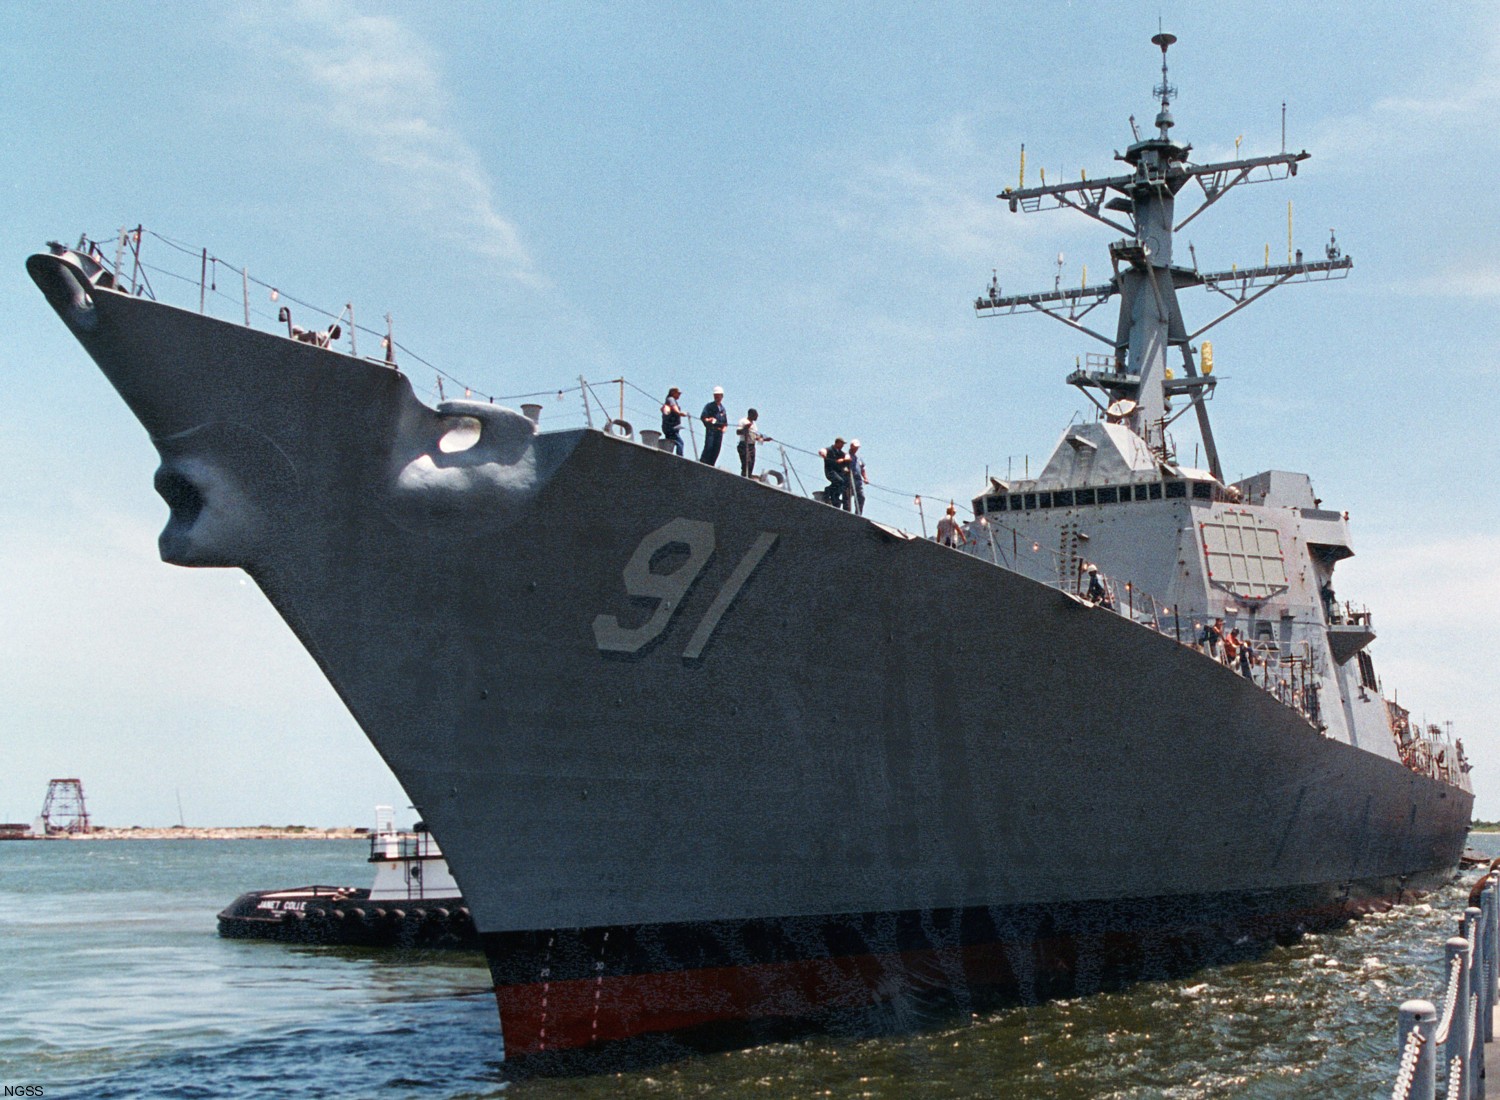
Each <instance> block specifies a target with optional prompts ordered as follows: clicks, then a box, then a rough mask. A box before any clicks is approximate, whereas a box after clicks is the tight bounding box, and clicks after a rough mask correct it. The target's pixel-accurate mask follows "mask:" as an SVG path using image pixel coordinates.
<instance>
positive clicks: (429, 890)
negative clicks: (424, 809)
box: [219, 806, 480, 951]
mask: <svg viewBox="0 0 1500 1100" xmlns="http://www.w3.org/2000/svg"><path fill="white" fill-rule="evenodd" d="M375 822H376V824H375V832H373V833H372V834H370V862H371V863H373V864H374V865H375V882H374V884H373V885H371V886H370V888H369V889H364V888H362V887H357V886H297V887H294V888H292V889H289V890H252V891H251V892H250V893H248V894H241V895H240V896H239V897H237V898H235V899H234V902H233V904H231V905H230V906H229V907H228V908H226V909H225V910H224V911H223V912H221V913H220V914H219V935H221V936H224V937H225V938H227V939H259V940H283V941H288V942H292V943H312V944H325V945H336V946H347V947H450V948H461V949H465V950H471V951H477V950H479V946H480V944H479V933H478V932H477V931H475V928H474V920H473V918H472V917H471V916H470V915H469V907H468V906H467V905H465V904H464V899H463V897H462V896H461V895H460V894H459V891H458V884H457V883H455V882H454V881H453V875H452V874H451V873H450V872H449V870H448V863H447V861H446V860H445V859H444V858H443V853H442V851H441V850H439V848H438V846H437V842H436V841H434V840H433V839H432V834H431V833H430V832H428V831H427V826H426V825H425V824H424V823H423V822H420V821H419V822H417V823H416V824H415V825H413V826H412V829H411V831H410V832H399V831H397V829H396V826H395V814H394V812H393V811H392V809H391V807H390V806H377V807H375Z"/></svg>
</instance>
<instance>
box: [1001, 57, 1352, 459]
mask: <svg viewBox="0 0 1500 1100" xmlns="http://www.w3.org/2000/svg"><path fill="white" fill-rule="evenodd" d="M1151 41H1152V42H1153V43H1154V44H1155V45H1157V46H1158V47H1160V49H1161V83H1160V84H1159V85H1157V86H1156V88H1155V89H1154V92H1155V94H1156V96H1157V97H1158V98H1159V100H1160V104H1161V109H1160V113H1159V114H1158V115H1157V117H1156V127H1157V134H1156V136H1153V137H1146V138H1144V139H1143V138H1141V137H1140V134H1139V131H1138V130H1136V127H1135V120H1134V118H1133V117H1132V119H1131V131H1132V133H1133V135H1134V136H1135V139H1136V140H1135V141H1134V142H1133V143H1132V144H1131V145H1130V146H1129V147H1128V148H1127V149H1126V150H1125V152H1124V153H1123V154H1121V153H1116V154H1115V159H1116V160H1118V161H1123V162H1124V163H1125V164H1126V165H1128V166H1129V168H1130V171H1129V172H1128V173H1125V174H1121V175H1118V176H1111V177H1107V178H1103V179H1097V178H1096V179H1089V178H1087V177H1085V178H1083V179H1082V180H1080V181H1078V182H1076V183H1056V184H1050V185H1049V184H1047V183H1045V182H1044V183H1043V184H1042V185H1041V186H1039V187H1026V186H1024V182H1023V184H1022V186H1020V187H1017V188H1010V187H1007V188H1006V189H1005V190H1004V191H1002V192H1000V194H999V196H998V197H999V198H1000V199H1002V200H1003V201H1004V202H1006V203H1007V204H1008V205H1009V206H1010V208H1011V210H1012V211H1013V212H1014V211H1017V210H1024V211H1026V212H1028V213H1032V212H1035V211H1038V210H1055V209H1059V208H1064V207H1065V208H1067V209H1070V210H1075V211H1077V212H1079V213H1081V214H1084V215H1086V216H1088V217H1090V218H1092V219H1094V220H1095V221H1097V222H1100V223H1101V224H1103V225H1107V226H1109V227H1110V228H1111V229H1113V230H1115V231H1116V232H1117V233H1120V234H1123V236H1122V237H1121V239H1119V240H1116V241H1114V242H1113V243H1112V244H1110V246H1109V256H1110V263H1111V265H1112V268H1113V276H1112V277H1111V278H1110V279H1109V281H1108V282H1103V283H1096V284H1094V285H1092V286H1090V285H1088V282H1087V280H1086V279H1085V280H1084V282H1083V285H1081V286H1076V287H1069V288H1064V287H1063V286H1062V280H1061V278H1060V277H1059V278H1057V279H1055V280H1054V283H1053V288H1052V290H1050V291H1044V292H1040V293H1031V294H1015V295H1002V294H1001V293H1000V280H999V275H998V273H997V274H996V276H995V277H994V278H993V279H992V280H991V282H990V286H989V288H988V294H987V295H986V296H982V297H980V298H978V299H977V300H976V301H975V302H974V308H975V310H976V311H977V312H978V314H979V315H980V316H996V315H1003V314H1011V313H1020V312H1036V313H1044V314H1046V315H1047V316H1049V317H1051V318H1053V319H1054V320H1057V321H1061V322H1062V323H1063V324H1065V325H1068V326H1069V327H1071V328H1073V329H1075V330H1077V331H1078V332H1081V333H1083V334H1085V335H1087V336H1091V337H1093V338H1094V339H1096V340H1098V341H1100V342H1101V343H1103V344H1106V345H1108V346H1109V347H1110V348H1111V349H1112V354H1111V355H1110V356H1109V357H1108V358H1105V357H1102V356H1090V357H1089V359H1090V362H1089V364H1088V365H1087V367H1086V369H1082V370H1075V371H1073V373H1072V374H1070V375H1069V376H1068V381H1069V382H1070V383H1072V384H1073V385H1075V386H1077V387H1079V389H1081V390H1082V391H1083V392H1084V394H1085V395H1086V396H1087V397H1088V398H1089V399H1090V400H1091V401H1093V402H1094V404H1095V405H1097V406H1098V407H1099V409H1100V411H1101V412H1109V410H1113V412H1112V413H1111V415H1112V416H1113V417H1115V418H1119V419H1120V422H1122V423H1125V424H1127V425H1128V426H1129V428H1130V429H1131V430H1132V431H1133V432H1135V433H1136V434H1137V435H1139V436H1140V437H1141V438H1142V439H1143V440H1145V442H1146V444H1147V445H1148V446H1149V447H1150V448H1151V450H1152V451H1153V452H1154V453H1155V454H1156V455H1157V456H1158V457H1160V458H1161V459H1162V460H1163V461H1166V460H1167V458H1168V455H1169V453H1170V448H1169V446H1168V443H1167V439H1166V427H1167V425H1168V424H1169V423H1170V422H1171V420H1175V419H1176V417H1175V416H1171V417H1170V418H1169V414H1170V413H1171V398H1172V397H1174V396H1177V395H1183V396H1186V397H1187V398H1188V399H1189V403H1190V407H1191V408H1193V409H1194V410H1195V412H1196V413H1197V419H1198V427H1199V430H1200V432H1201V434H1202V437H1203V449H1204V452H1205V453H1206V455H1207V457H1208V463H1209V469H1210V470H1211V471H1212V473H1213V475H1214V477H1216V478H1218V479H1219V480H1220V481H1221V482H1222V481H1223V480H1224V474H1223V469H1222V467H1221V465H1220V463H1219V455H1218V450H1217V448H1216V447H1215V445H1214V439H1213V431H1212V429H1211V427H1210V425H1209V421H1208V410H1207V408H1206V407H1205V404H1204V402H1205V400H1206V399H1207V398H1208V397H1209V396H1211V394H1212V392H1213V388H1214V386H1215V385H1216V384H1217V381H1218V380H1217V379H1216V378H1214V377H1213V376H1212V375H1209V374H1207V373H1202V374H1200V372H1199V371H1198V366H1197V362H1196V359H1195V349H1194V347H1193V341H1195V340H1197V339H1198V337H1200V336H1202V335H1203V334H1204V333H1205V332H1207V331H1208V330H1209V329H1211V328H1213V327H1214V326H1215V325H1217V324H1218V323H1219V322H1220V321H1223V320H1224V319H1226V318H1227V317H1230V316H1231V315H1233V314H1235V313H1238V312H1239V311H1240V310H1241V309H1244V308H1245V307H1246V306H1248V305H1249V304H1250V303H1252V302H1254V301H1257V300H1258V299H1260V298H1261V297H1263V296H1264V295H1266V294H1268V293H1270V292H1271V291H1272V290H1274V289H1275V288H1276V287H1278V286H1282V285H1283V284H1285V283H1289V282H1313V281H1322V280H1327V279H1341V278H1344V277H1345V276H1347V275H1348V273H1349V270H1350V268H1352V267H1353V266H1354V261H1353V260H1352V259H1351V258H1350V257H1349V256H1347V255H1346V254H1345V253H1344V252H1343V250H1342V249H1340V248H1339V247H1338V245H1337V243H1336V242H1334V241H1332V240H1330V242H1329V245H1328V247H1327V248H1326V249H1325V253H1324V254H1325V255H1326V256H1327V259H1326V260H1318V261H1307V260H1304V258H1303V254H1302V251H1301V250H1300V249H1299V250H1296V251H1295V252H1294V253H1293V254H1292V255H1289V256H1288V257H1287V262H1286V263H1285V264H1271V263H1269V262H1268V263H1266V264H1264V265H1263V266H1258V267H1246V268H1241V267H1239V266H1237V265H1234V266H1231V267H1230V268H1229V269H1228V270H1227V271H1223V270H1221V271H1200V270H1199V268H1198V262H1197V256H1196V254H1195V255H1193V265H1192V266H1191V267H1183V266H1179V265H1177V264H1175V263H1174V262H1173V258H1172V241H1173V236H1174V234H1175V233H1176V232H1177V231H1178V230H1180V229H1182V228H1183V227H1184V226H1186V225H1187V224H1188V223H1190V222H1191V221H1192V220H1193V219H1194V218H1196V217H1197V216H1198V215H1199V214H1201V213H1203V212H1204V211H1205V210H1207V209H1208V208H1209V207H1210V206H1212V205H1213V204H1214V203H1216V202H1218V201H1219V200H1220V199H1221V198H1223V197H1224V196H1225V195H1226V194H1228V193H1229V191H1231V190H1233V189H1234V188H1235V187H1237V186H1239V185H1240V184H1242V183H1262V182H1270V181H1274V180H1283V179H1286V178H1287V177H1289V176H1295V175H1296V174H1297V165H1298V164H1300V163H1301V162H1302V161H1304V160H1306V159H1308V157H1309V155H1310V154H1309V153H1307V152H1305V151H1304V152H1300V153H1288V152H1286V151H1285V148H1284V143H1283V150H1282V152H1280V153H1275V154H1272V155H1269V156H1261V157H1245V158H1240V157H1239V156H1238V153H1239V143H1238V142H1236V143H1235V153H1236V157H1235V159H1234V160H1228V161H1220V162H1215V163H1211V164H1194V163H1192V162H1191V161H1190V160H1189V159H1188V156H1189V154H1190V153H1191V152H1192V148H1193V147H1192V146H1191V145H1187V144H1183V143H1180V142H1177V141H1174V140H1173V139H1172V138H1171V136H1170V131H1171V128H1172V126H1173V119H1172V115H1171V111H1170V107H1169V105H1170V104H1171V101H1172V100H1173V99H1175V98H1176V96H1177V89H1176V88H1175V87H1174V86H1173V85H1172V84H1171V82H1170V81H1169V80H1168V71H1167V49H1168V47H1170V46H1171V45H1172V44H1173V43H1174V42H1176V41H1177V38H1176V36H1175V35H1172V34H1168V33H1167V32H1166V31H1159V32H1158V33H1157V34H1156V35H1155V36H1153V37H1152V39H1151ZM1191 183H1196V184H1197V185H1198V187H1199V189H1200V191H1201V193H1202V198H1201V200H1200V201H1199V202H1198V204H1197V206H1196V207H1195V208H1194V209H1193V210H1192V212H1191V213H1189V214H1188V215H1187V216H1186V217H1183V218H1181V219H1178V218H1177V216H1176V201H1177V197H1178V195H1179V194H1180V193H1181V192H1182V191H1183V189H1184V188H1186V187H1187V186H1188V185H1189V184H1191ZM1191 286H1201V287H1204V288H1206V289H1208V290H1211V291H1214V292H1216V293H1217V294H1220V295H1222V296H1223V297H1225V298H1226V299H1228V300H1229V302H1230V303H1231V304H1230V306H1229V308H1228V309H1226V310H1224V312H1222V313H1220V314H1219V315H1218V316H1217V317H1215V318H1214V319H1213V320H1211V321H1209V322H1208V323H1207V324H1204V325H1201V326H1199V327H1198V328H1197V329H1195V330H1193V331H1191V332H1189V331H1188V328H1187V325H1186V323H1185V322H1184V320H1183V316H1182V311H1181V309H1180V307H1179V305H1178V301H1177V292H1178V290H1180V289H1182V288H1184V287H1191ZM1115 295H1119V297H1120V313H1119V321H1118V323H1117V325H1116V327H1115V331H1114V333H1113V334H1112V335H1107V334H1105V333H1101V332H1098V331H1095V329H1093V328H1091V327H1089V326H1088V325H1086V324H1085V323H1084V320H1085V318H1087V316H1088V315H1089V314H1090V313H1092V312H1093V311H1094V310H1095V309H1097V308H1098V307H1099V306H1101V305H1103V304H1104V303H1105V302H1106V301H1108V300H1109V299H1111V298H1113V297H1114V296H1115ZM1174 348H1175V349H1177V351H1178V352H1179V353H1180V354H1181V356H1182V361H1183V366H1184V367H1185V369H1186V376H1185V377H1181V378H1174V377H1172V374H1171V371H1170V370H1169V369H1168V364H1167V359H1168V354H1169V352H1170V351H1171V350H1172V349H1174ZM1091 390H1097V391H1100V392H1101V395H1102V396H1101V397H1095V396H1094V394H1093V393H1092V392H1090V391H1091ZM1121 401H1128V402H1130V403H1131V404H1129V405H1128V406H1127V405H1122V404H1120V402H1121ZM1187 407H1188V406H1185V407H1184V408H1183V409H1182V410H1181V411H1179V412H1178V414H1177V415H1178V416H1180V415H1182V412H1185V411H1186V409H1187ZM1127 408H1128V412H1125V411H1123V410H1126V409H1127Z"/></svg>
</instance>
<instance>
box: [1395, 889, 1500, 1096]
mask: <svg viewBox="0 0 1500 1100" xmlns="http://www.w3.org/2000/svg"><path fill="white" fill-rule="evenodd" d="M1497 868H1500V860H1496V861H1495V862H1494V863H1492V864H1490V869H1489V870H1488V871H1487V872H1485V874H1484V876H1483V877H1482V878H1480V880H1479V881H1478V882H1477V883H1475V884H1474V888H1473V890H1472V891H1470V893H1469V905H1468V908H1466V909H1465V910H1464V915H1463V916H1462V917H1461V918H1460V919H1459V925H1458V935H1456V936H1453V937H1452V938H1451V939H1449V940H1448V942H1447V943H1446V944H1444V947H1443V952H1444V957H1445V958H1446V960H1447V966H1446V967H1445V972H1446V974H1447V979H1446V981H1445V983H1444V987H1443V993H1442V996H1441V998H1440V999H1441V1001H1442V1005H1443V1009H1442V1013H1441V1014H1439V1012H1438V1009H1437V1006H1436V1005H1434V1004H1433V1002H1431V1001H1423V1000H1412V1001H1407V1002H1406V1003H1405V1004H1403V1005H1402V1006H1401V1008H1400V1010H1399V1019H1400V1026H1399V1030H1398V1039H1397V1050H1398V1052H1399V1062H1398V1065H1397V1070H1396V1084H1395V1087H1394V1088H1393V1089H1392V1091H1391V1100H1436V1098H1437V1097H1439V1096H1441V1097H1444V1098H1445V1100H1477V1098H1478V1097H1482V1096H1484V1095H1485V1074H1484V1061H1485V1046H1486V1044H1488V1043H1490V1042H1492V1041H1493V1040H1494V1038H1495V1005H1496V1000H1497V994H1500V954H1497V938H1500V924H1497V921H1500V902H1497V889H1500V887H1497V882H1500V872H1497ZM1439 1066H1441V1072H1439ZM1440 1078H1441V1081H1442V1084H1443V1089H1442V1091H1441V1092H1439V1091H1438V1083H1439V1079H1440Z"/></svg>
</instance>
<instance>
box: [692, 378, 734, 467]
mask: <svg viewBox="0 0 1500 1100" xmlns="http://www.w3.org/2000/svg"><path fill="white" fill-rule="evenodd" d="M698 419H699V420H701V421H703V451H702V453H700V454H699V455H698V461H700V462H706V463H708V464H709V465H710V466H713V465H714V464H716V463H717V462H718V461H719V448H720V447H721V446H723V445H724V431H725V429H726V428H728V427H729V412H728V411H727V410H726V409H725V408H724V389H723V387H722V386H715V387H714V399H713V400H712V401H710V402H709V403H708V404H707V405H704V406H703V412H702V413H700V414H699V416H698Z"/></svg>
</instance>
